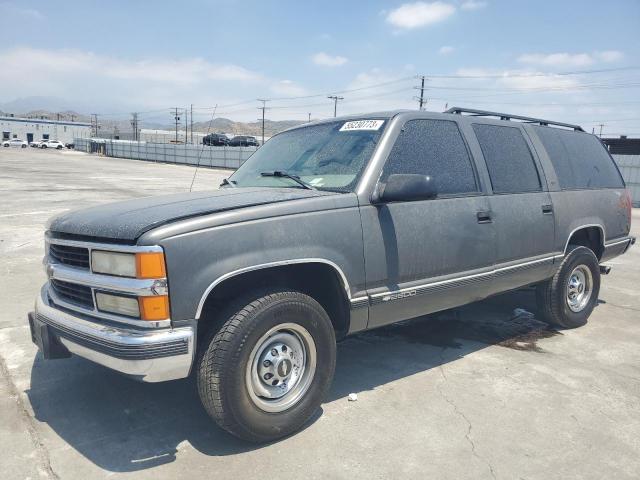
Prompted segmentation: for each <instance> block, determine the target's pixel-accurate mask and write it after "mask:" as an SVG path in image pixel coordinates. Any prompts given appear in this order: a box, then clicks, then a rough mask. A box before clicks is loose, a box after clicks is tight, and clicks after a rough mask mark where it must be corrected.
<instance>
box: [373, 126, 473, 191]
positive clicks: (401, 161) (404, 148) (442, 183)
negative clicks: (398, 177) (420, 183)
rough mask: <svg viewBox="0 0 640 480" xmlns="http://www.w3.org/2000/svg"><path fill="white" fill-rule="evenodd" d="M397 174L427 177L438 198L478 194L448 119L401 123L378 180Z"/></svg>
mask: <svg viewBox="0 0 640 480" xmlns="http://www.w3.org/2000/svg"><path fill="white" fill-rule="evenodd" d="M398 173H404V174H419V175H429V176H431V177H432V178H433V180H434V181H435V184H436V186H437V187H438V194H440V195H442V194H444V195H447V194H450V195H455V194H463V193H472V192H477V191H478V186H477V183H476V177H475V173H474V169H473V166H472V164H471V158H470V157H469V152H468V150H467V146H466V145H465V143H464V140H463V138H462V135H461V133H460V130H459V129H458V125H457V124H456V123H455V122H451V121H448V120H409V121H408V122H407V123H405V125H404V127H403V129H402V132H401V133H400V135H399V136H398V139H397V140H396V143H395V144H394V146H393V149H392V150H391V153H390V154H389V158H388V160H387V163H386V165H385V167H384V170H383V172H382V177H381V179H380V180H381V181H382V182H386V180H387V179H388V178H389V175H393V174H398Z"/></svg>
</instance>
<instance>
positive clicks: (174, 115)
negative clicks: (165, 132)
mask: <svg viewBox="0 0 640 480" xmlns="http://www.w3.org/2000/svg"><path fill="white" fill-rule="evenodd" d="M174 110H175V111H174V112H173V119H174V120H175V122H176V143H178V123H179V122H180V117H179V116H178V107H175V108H174Z"/></svg>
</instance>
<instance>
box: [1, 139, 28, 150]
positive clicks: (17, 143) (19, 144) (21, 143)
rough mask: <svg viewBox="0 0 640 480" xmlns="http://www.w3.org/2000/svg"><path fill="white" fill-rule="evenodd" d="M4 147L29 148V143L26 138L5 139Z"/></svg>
mask: <svg viewBox="0 0 640 480" xmlns="http://www.w3.org/2000/svg"><path fill="white" fill-rule="evenodd" d="M2 146H3V147H14V148H27V147H28V146H29V144H28V143H27V141H26V140H20V139H19V138H13V139H11V140H3V141H2Z"/></svg>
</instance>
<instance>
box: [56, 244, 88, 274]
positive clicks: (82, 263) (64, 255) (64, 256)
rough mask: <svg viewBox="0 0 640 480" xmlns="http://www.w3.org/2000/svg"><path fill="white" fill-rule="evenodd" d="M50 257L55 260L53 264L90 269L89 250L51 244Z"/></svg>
mask: <svg viewBox="0 0 640 480" xmlns="http://www.w3.org/2000/svg"><path fill="white" fill-rule="evenodd" d="M49 256H50V257H51V260H53V263H62V264H65V265H70V266H72V267H80V268H86V269H89V249H88V248H84V247H73V246H71V245H59V244H57V243H51V244H50V245H49Z"/></svg>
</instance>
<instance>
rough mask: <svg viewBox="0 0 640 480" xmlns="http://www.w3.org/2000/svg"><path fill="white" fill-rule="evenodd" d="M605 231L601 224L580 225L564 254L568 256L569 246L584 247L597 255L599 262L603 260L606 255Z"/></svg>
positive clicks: (568, 238) (570, 235)
mask: <svg viewBox="0 0 640 480" xmlns="http://www.w3.org/2000/svg"><path fill="white" fill-rule="evenodd" d="M604 242H605V231H604V227H603V226H602V225H600V224H597V223H593V224H588V225H580V226H579V227H576V228H574V229H573V230H572V231H571V233H570V234H569V236H568V237H567V242H566V243H565V246H564V252H563V253H564V254H565V255H566V254H567V251H568V249H569V245H582V246H583V247H588V248H590V249H591V250H592V251H593V253H595V254H596V257H597V258H598V260H600V259H601V258H602V255H603V253H604Z"/></svg>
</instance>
